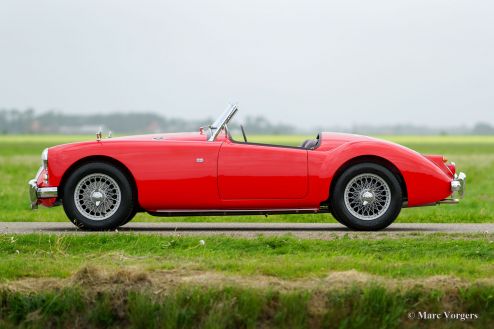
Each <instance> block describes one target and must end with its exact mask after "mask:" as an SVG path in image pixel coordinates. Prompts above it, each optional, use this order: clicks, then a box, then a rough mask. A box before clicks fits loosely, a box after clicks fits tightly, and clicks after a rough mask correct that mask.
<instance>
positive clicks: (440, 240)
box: [0, 233, 494, 281]
mask: <svg viewBox="0 0 494 329" xmlns="http://www.w3.org/2000/svg"><path fill="white" fill-rule="evenodd" d="M329 234H331V233H328V235H329ZM200 240H203V241H204V245H203V244H201V243H200ZM84 266H95V267H98V268H101V269H110V270H111V269H119V268H138V269H141V270H149V271H154V270H184V271H216V272H221V273H227V274H236V275H244V276H252V275H263V276H270V277H276V278H283V279H299V278H321V277H325V276H327V275H328V273H330V272H332V271H348V270H352V269H354V270H356V271H359V272H363V273H368V274H372V275H380V276H384V277H388V278H420V277H429V276H435V275H451V276H455V277H458V278H466V279H477V278H492V273H494V236H493V235H492V234H486V235H482V234H477V235H460V236H456V235H443V234H428V235H420V234H417V235H411V236H407V237H399V238H398V237H397V238H392V239H363V238H359V237H357V236H355V237H350V236H342V237H338V236H337V235H334V236H333V238H332V239H329V240H324V241H323V240H312V239H308V240H303V239H297V238H295V237H293V236H290V235H284V236H274V237H265V236H259V237H257V238H254V239H245V238H231V237H227V236H205V237H200V236H194V237H185V236H179V235H177V236H159V235H138V234H121V233H105V234H97V235H47V234H28V235H0V281H5V280H13V279H18V278H23V277H58V278H64V277H68V276H70V275H73V274H74V273H75V272H76V271H77V270H79V269H80V268H82V267H84Z"/></svg>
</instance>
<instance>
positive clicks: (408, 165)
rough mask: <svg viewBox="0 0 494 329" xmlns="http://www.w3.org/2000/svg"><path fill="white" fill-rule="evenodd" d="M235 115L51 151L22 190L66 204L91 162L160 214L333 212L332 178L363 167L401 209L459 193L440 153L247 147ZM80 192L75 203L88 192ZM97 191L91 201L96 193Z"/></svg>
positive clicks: (331, 143) (318, 145) (325, 136)
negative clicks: (373, 169)
mask: <svg viewBox="0 0 494 329" xmlns="http://www.w3.org/2000/svg"><path fill="white" fill-rule="evenodd" d="M236 112H237V107H236V106H230V107H229V108H228V109H227V110H226V111H225V112H224V113H223V114H222V115H221V116H220V117H219V118H218V120H216V122H215V123H214V124H213V125H211V126H209V127H208V128H207V129H204V128H201V129H200V130H199V131H198V132H189V133H168V134H165V133H163V134H152V135H139V136H130V137H119V138H107V139H101V138H100V137H99V138H97V139H96V140H94V141H89V142H80V143H72V144H64V145H58V146H55V147H51V148H49V149H47V150H45V151H44V152H43V154H42V162H43V165H42V167H41V168H40V170H39V171H38V174H37V175H36V178H35V179H34V180H31V181H30V183H29V184H30V191H31V204H32V207H33V208H36V207H37V205H39V204H41V205H43V206H47V207H50V206H55V205H59V204H64V203H65V202H64V198H63V196H64V190H65V188H66V184H67V182H68V180H69V178H70V177H71V175H73V174H74V172H75V171H76V170H77V169H78V168H80V167H81V166H83V165H86V164H88V163H106V164H108V165H110V166H113V167H115V168H117V169H118V170H119V171H120V172H121V173H123V175H124V176H125V177H126V179H127V180H128V183H129V185H130V186H131V188H132V189H133V196H132V202H133V203H135V209H134V211H146V212H148V213H150V214H153V215H163V216H173V215H181V216H183V215H208V214H246V213H252V214H256V213H259V214H268V213H302V212H309V213H318V212H332V205H331V199H332V194H335V193H338V191H335V190H334V187H335V181H336V180H337V179H338V177H339V176H340V175H342V174H343V173H344V172H345V171H346V170H347V169H348V168H350V167H352V166H355V165H357V164H362V163H370V164H376V165H379V166H381V167H383V168H385V169H386V170H388V171H389V172H391V173H392V175H393V176H394V177H395V178H396V181H397V182H398V183H399V188H400V199H401V200H400V201H401V202H400V207H416V206H426V205H435V204H439V203H457V202H458V200H459V198H461V197H462V196H463V191H464V188H465V175H464V174H463V173H460V174H457V173H456V167H455V164H454V163H446V160H445V159H444V157H443V156H438V155H422V154H419V153H417V152H415V151H413V150H411V149H408V148H406V147H404V146H401V145H398V144H395V143H391V142H388V141H383V140H379V139H376V138H371V137H366V136H360V135H352V134H342V133H327V132H323V133H320V134H319V135H318V136H317V138H316V139H315V140H308V141H305V142H304V143H303V145H302V146H300V147H293V146H284V145H269V144H259V143H250V142H247V138H246V137H245V141H244V142H239V141H236V140H234V139H233V138H232V137H231V135H230V133H229V131H228V126H227V124H228V123H229V122H230V120H231V119H232V117H233V116H234V114H235V113H236ZM242 131H243V127H242ZM244 136H245V135H244ZM376 175H377V176H379V172H377V174H376ZM109 176H110V177H112V175H111V172H110V173H109ZM381 176H382V175H381ZM362 177H364V176H362ZM362 177H361V178H362ZM364 178H365V177H364ZM81 179H82V178H81ZM362 179H363V178H362ZM96 181H97V179H96ZM384 183H385V184H384V185H389V184H391V183H393V182H390V181H388V183H386V182H384ZM87 185H88V186H89V184H87ZM360 185H362V186H363V185H365V184H363V183H360ZM112 186H113V185H112ZM356 186H357V185H356ZM381 190H383V188H381ZM384 190H386V189H385V187H384ZM84 191H85V192H84V193H86V194H84V193H83V192H81V191H80V197H79V198H83V195H85V196H88V193H90V192H91V191H89V190H87V191H86V190H84ZM94 191H96V190H94V189H93V191H92V192H91V193H93V194H91V195H89V196H88V198H89V199H88V200H89V201H88V202H91V201H90V200H91V198H92V199H94V200H96V199H98V197H99V196H100V194H101V193H103V192H101V193H100V192H97V193H99V194H94V193H95V192H94ZM386 191H387V190H386ZM386 191H385V192H383V193H385V194H386V193H387V192H386ZM355 193H357V192H355ZM362 193H365V191H364V192H362ZM362 193H361V194H362ZM370 194H371V192H369V191H367V195H368V196H369V198H370V199H369V202H370V201H372V198H371V197H372V196H370ZM70 198H72V196H70ZM95 198H96V199H95ZM75 200H76V201H77V198H75ZM94 200H93V201H94ZM98 200H99V199H98ZM362 202H364V203H365V201H362ZM76 203H77V202H76ZM66 211H67V209H66ZM102 221H104V219H103V220H102ZM343 222H345V220H343ZM345 224H347V223H345ZM388 225H389V224H388ZM83 226H84V227H89V228H91V225H83ZM115 226H118V225H116V224H115V223H113V224H112V225H108V226H104V227H103V226H102V227H101V228H102V229H103V228H113V227H115ZM348 226H350V227H352V225H348ZM379 228H382V227H379ZM360 229H365V228H360ZM369 229H373V228H370V227H369Z"/></svg>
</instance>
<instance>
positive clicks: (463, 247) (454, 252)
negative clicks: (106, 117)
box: [0, 136, 494, 328]
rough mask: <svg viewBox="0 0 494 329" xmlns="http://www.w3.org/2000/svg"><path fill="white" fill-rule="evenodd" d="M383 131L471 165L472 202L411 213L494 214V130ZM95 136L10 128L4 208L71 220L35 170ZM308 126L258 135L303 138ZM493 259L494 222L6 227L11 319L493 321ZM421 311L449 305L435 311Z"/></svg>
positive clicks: (4, 141)
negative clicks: (38, 204)
mask: <svg viewBox="0 0 494 329" xmlns="http://www.w3.org/2000/svg"><path fill="white" fill-rule="evenodd" d="M381 137H382V138H385V139H389V140H392V141H396V142H398V143H400V144H404V145H406V146H409V147H411V148H413V149H415V150H417V151H419V152H422V153H430V154H444V155H446V156H447V157H448V158H449V159H451V160H452V161H455V162H456V163H457V166H458V168H459V169H460V170H462V171H465V172H466V173H467V176H468V178H467V181H468V184H467V192H466V198H465V199H464V200H463V201H462V202H461V203H460V204H459V205H456V206H446V205H443V206H438V207H427V208H413V209H404V210H403V211H402V213H401V215H400V217H399V218H398V221H401V222H432V223H434V222H435V223H442V222H464V223H475V222H493V221H494V180H493V178H494V177H493V175H494V174H493V172H494V136H490V137H477V136H431V137H413V136H403V137H402V136H400V137H397V136H381ZM92 138H93V137H92V136H89V137H88V136H2V137H0V174H1V177H2V178H3V182H2V185H1V187H0V221H66V218H65V215H64V214H63V210H62V209H61V207H58V208H54V209H39V210H38V211H35V212H32V211H30V210H29V209H28V208H29V204H28V200H27V184H26V183H27V181H28V180H29V179H30V178H31V177H32V176H33V175H34V174H35V172H36V169H37V168H38V166H39V164H40V159H39V156H40V153H41V151H42V150H43V149H44V148H45V147H47V146H50V145H55V144H59V143H63V142H71V141H77V140H84V139H92ZM305 138H308V137H305V136H255V137H254V138H252V139H253V140H254V139H255V140H257V141H263V142H270V143H280V144H291V145H296V144H298V143H299V142H300V141H301V140H303V139H305ZM136 220H138V221H150V222H151V221H167V220H169V221H215V222H220V221H230V222H234V221H249V222H253V221H258V222H260V221H270V222H327V221H334V220H333V219H332V218H331V216H330V215H304V216H300V215H279V216H269V217H268V218H265V217H262V216H242V217H206V218H197V217H192V218H154V217H151V216H149V215H147V214H140V215H138V216H137V217H136ZM200 240H203V241H202V243H200ZM492 273H494V234H493V233H492V232H486V233H484V234H402V235H399V236H389V237H388V236H385V235H374V236H369V235H366V236H365V237H364V236H361V235H353V234H348V235H343V236H341V235H336V234H332V233H330V232H328V239H327V240H316V239H298V238H296V237H294V236H291V235H280V236H272V237H267V236H263V235H262V234H261V235H259V236H258V237H256V238H252V239H244V238H234V237H229V236H224V235H219V236H207V235H204V236H181V235H180V234H175V235H174V236H158V235H140V234H137V233H121V232H107V233H97V234H89V235H80V234H60V235H50V234H27V235H11V234H0V328H14V327H18V326H21V327H27V328H47V327H53V328H65V327H80V328H93V327H99V328H108V327H132V328H190V327H192V328H259V327H279V328H308V327H310V328H369V327H370V325H369V324H370V323H372V327H376V328H422V327H429V328H451V327H453V328H472V327H476V328H492V327H493V324H494V276H493V275H492ZM420 312H429V313H438V314H442V316H443V318H442V319H440V320H437V319H436V320H423V319H420V316H422V315H421V314H422V313H420ZM462 317H466V318H463V320H462Z"/></svg>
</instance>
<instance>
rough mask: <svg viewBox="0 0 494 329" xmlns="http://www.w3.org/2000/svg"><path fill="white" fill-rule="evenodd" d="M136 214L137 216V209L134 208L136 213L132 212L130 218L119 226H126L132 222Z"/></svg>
mask: <svg viewBox="0 0 494 329" xmlns="http://www.w3.org/2000/svg"><path fill="white" fill-rule="evenodd" d="M136 214H137V207H135V208H134V211H132V213H131V214H129V217H128V218H127V219H126V220H124V221H123V222H121V223H120V225H119V226H124V225H126V224H127V223H128V222H130V221H131V220H132V219H134V217H135V215H136Z"/></svg>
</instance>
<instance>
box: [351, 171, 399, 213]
mask: <svg viewBox="0 0 494 329" xmlns="http://www.w3.org/2000/svg"><path fill="white" fill-rule="evenodd" d="M344 201H345V206H346V208H347V209H348V211H349V212H350V213H351V214H352V215H353V216H355V217H356V218H358V219H360V220H374V219H377V218H379V217H381V216H382V215H383V214H384V213H386V211H387V210H388V208H389V206H390V203H391V190H390V188H389V185H388V184H387V183H386V181H385V180H384V179H383V178H382V177H380V176H378V175H376V174H371V173H365V174H360V175H357V176H355V177H354V178H352V179H351V180H350V181H349V182H348V183H347V185H346V187H345V192H344Z"/></svg>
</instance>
